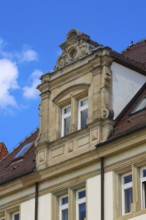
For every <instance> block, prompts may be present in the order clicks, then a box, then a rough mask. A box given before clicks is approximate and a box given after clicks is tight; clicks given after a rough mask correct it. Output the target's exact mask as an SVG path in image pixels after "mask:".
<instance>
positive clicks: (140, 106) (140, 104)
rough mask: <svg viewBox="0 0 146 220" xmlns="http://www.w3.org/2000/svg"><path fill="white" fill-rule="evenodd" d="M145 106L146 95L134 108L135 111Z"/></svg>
mask: <svg viewBox="0 0 146 220" xmlns="http://www.w3.org/2000/svg"><path fill="white" fill-rule="evenodd" d="M144 108H146V97H145V98H143V99H142V100H141V101H140V103H139V104H138V105H137V106H136V108H135V109H134V110H133V113H135V112H138V111H140V110H143V109H144Z"/></svg>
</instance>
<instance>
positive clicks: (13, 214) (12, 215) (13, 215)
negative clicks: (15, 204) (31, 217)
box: [11, 212, 20, 220]
mask: <svg viewBox="0 0 146 220" xmlns="http://www.w3.org/2000/svg"><path fill="white" fill-rule="evenodd" d="M17 214H18V215H19V220H20V213H19V212H13V213H12V214H11V220H15V215H17Z"/></svg>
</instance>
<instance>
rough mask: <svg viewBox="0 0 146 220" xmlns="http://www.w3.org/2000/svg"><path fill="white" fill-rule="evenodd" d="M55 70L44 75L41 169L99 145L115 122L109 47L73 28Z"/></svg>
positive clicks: (38, 149)
mask: <svg viewBox="0 0 146 220" xmlns="http://www.w3.org/2000/svg"><path fill="white" fill-rule="evenodd" d="M61 48H62V54H61V55H60V56H59V58H58V60H57V63H56V66H55V68H54V71H53V72H52V73H47V74H44V75H43V76H42V77H41V84H40V85H39V86H38V89H39V90H40V92H41V104H40V131H39V137H38V139H37V142H36V153H37V169H43V168H45V167H48V166H52V165H54V164H56V163H60V162H62V161H64V160H68V159H69V158H72V157H75V156H77V155H80V154H83V153H85V152H88V151H91V150H93V149H95V145H96V144H97V143H99V142H102V141H104V140H106V139H107V137H108V135H109V133H110V132H111V130H112V126H113V110H112V86H111V85H112V84H111V83H112V75H111V68H110V65H111V62H112V58H111V57H110V56H109V53H110V50H111V49H110V48H109V47H104V46H101V45H99V44H98V43H95V42H94V41H92V40H90V37H89V36H87V35H86V34H84V33H81V32H79V31H77V30H71V31H70V32H69V33H68V34H67V37H66V41H65V42H64V43H63V44H62V45H61Z"/></svg>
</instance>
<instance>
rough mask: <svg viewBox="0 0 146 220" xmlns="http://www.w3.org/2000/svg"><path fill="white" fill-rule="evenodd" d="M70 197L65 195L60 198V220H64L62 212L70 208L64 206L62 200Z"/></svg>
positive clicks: (66, 205)
mask: <svg viewBox="0 0 146 220" xmlns="http://www.w3.org/2000/svg"><path fill="white" fill-rule="evenodd" d="M65 197H68V195H67V194H66V195H63V196H60V197H59V220H62V211H63V210H65V209H68V208H69V204H68V203H66V204H62V199H63V198H65Z"/></svg>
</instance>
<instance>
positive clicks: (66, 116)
mask: <svg viewBox="0 0 146 220" xmlns="http://www.w3.org/2000/svg"><path fill="white" fill-rule="evenodd" d="M70 126H71V106H70V105H69V106H66V107H64V108H62V130H61V136H62V137H63V136H66V135H68V134H69V133H70Z"/></svg>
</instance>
